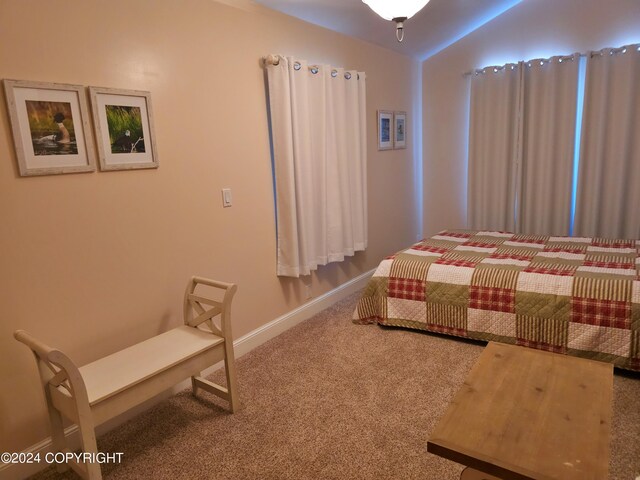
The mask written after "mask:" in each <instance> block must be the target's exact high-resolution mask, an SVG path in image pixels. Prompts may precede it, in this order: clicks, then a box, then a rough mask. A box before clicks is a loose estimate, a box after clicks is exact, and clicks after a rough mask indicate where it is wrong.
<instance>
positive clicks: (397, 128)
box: [393, 112, 407, 148]
mask: <svg viewBox="0 0 640 480" xmlns="http://www.w3.org/2000/svg"><path fill="white" fill-rule="evenodd" d="M393 148H407V112H394V113H393Z"/></svg>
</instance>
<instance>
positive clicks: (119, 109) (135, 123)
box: [89, 87, 158, 171]
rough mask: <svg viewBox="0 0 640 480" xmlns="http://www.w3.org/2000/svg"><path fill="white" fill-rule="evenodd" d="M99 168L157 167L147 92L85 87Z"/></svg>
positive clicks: (151, 113)
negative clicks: (93, 128)
mask: <svg viewBox="0 0 640 480" xmlns="http://www.w3.org/2000/svg"><path fill="white" fill-rule="evenodd" d="M89 92H90V94H91V109H92V111H93V124H94V126H95V129H96V141H97V142H98V155H99V158H100V170H102V171H106V170H133V169H139V168H158V152H157V151H156V142H155V138H154V129H153V111H152V108H151V94H150V93H149V92H141V91H137V90H118V89H113V88H100V87H89Z"/></svg>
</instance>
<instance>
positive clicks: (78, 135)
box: [4, 80, 95, 177]
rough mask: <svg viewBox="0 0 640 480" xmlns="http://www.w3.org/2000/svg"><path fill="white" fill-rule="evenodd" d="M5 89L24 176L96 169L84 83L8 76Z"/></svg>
mask: <svg viewBox="0 0 640 480" xmlns="http://www.w3.org/2000/svg"><path fill="white" fill-rule="evenodd" d="M4 90H5V95H6V97H7V106H8V109H9V118H10V120H11V128H12V130H13V141H14V144H15V148H16V157H17V160H18V168H19V170H20V175H21V176H23V177H26V176H32V175H54V174H60V173H77V172H92V171H94V170H95V154H94V151H93V142H92V140H91V134H90V133H89V132H90V129H91V127H90V124H89V109H88V108H87V99H86V93H85V91H84V87H82V86H80V85H66V84H60V83H44V82H30V81H24V80H4Z"/></svg>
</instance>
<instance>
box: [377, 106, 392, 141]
mask: <svg viewBox="0 0 640 480" xmlns="http://www.w3.org/2000/svg"><path fill="white" fill-rule="evenodd" d="M392 148H393V112H390V111H387V110H378V150H391V149H392Z"/></svg>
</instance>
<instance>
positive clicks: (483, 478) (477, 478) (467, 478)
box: [460, 467, 500, 480]
mask: <svg viewBox="0 0 640 480" xmlns="http://www.w3.org/2000/svg"><path fill="white" fill-rule="evenodd" d="M460 480H500V479H499V478H498V477H494V476H493V475H489V474H488V473H482V472H479V471H478V470H475V469H473V468H471V467H467V468H465V469H464V470H463V471H462V473H461V474H460Z"/></svg>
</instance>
